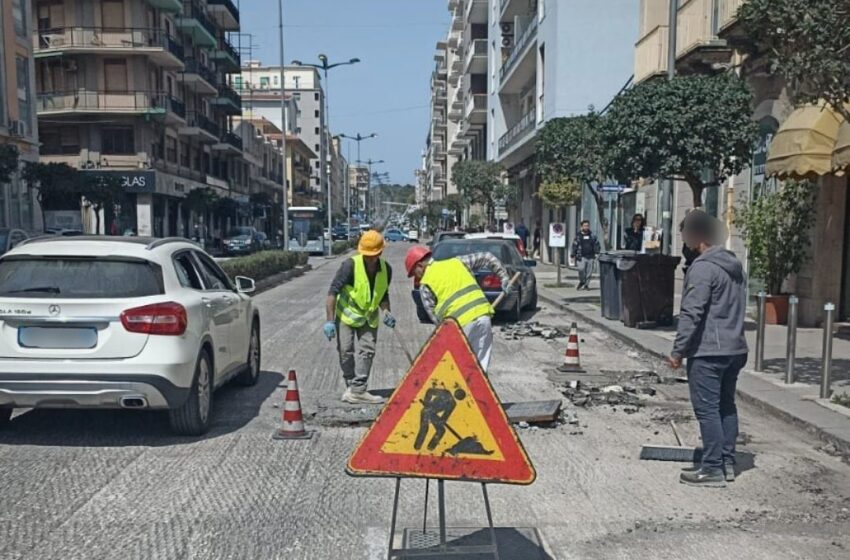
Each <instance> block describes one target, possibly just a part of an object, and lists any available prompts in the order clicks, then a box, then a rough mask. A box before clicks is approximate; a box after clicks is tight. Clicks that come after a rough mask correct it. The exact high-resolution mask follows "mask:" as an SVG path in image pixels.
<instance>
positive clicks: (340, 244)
mask: <svg viewBox="0 0 850 560" xmlns="http://www.w3.org/2000/svg"><path fill="white" fill-rule="evenodd" d="M356 248H357V240H355V239H352V240H351V241H334V244H333V245H331V251H332V252H333V254H334V255H339V254H342V253H345V252H346V251H348V250H349V249H356Z"/></svg>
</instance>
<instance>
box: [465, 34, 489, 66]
mask: <svg viewBox="0 0 850 560" xmlns="http://www.w3.org/2000/svg"><path fill="white" fill-rule="evenodd" d="M464 73H466V74H486V73H487V39H475V40H473V41H472V42H471V43H470V44H469V46H468V47H467V52H466V63H465V64H464Z"/></svg>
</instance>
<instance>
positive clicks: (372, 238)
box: [357, 229, 384, 257]
mask: <svg viewBox="0 0 850 560" xmlns="http://www.w3.org/2000/svg"><path fill="white" fill-rule="evenodd" d="M383 251H384V236H383V235H381V232H379V231H375V230H374V229H370V230H369V231H367V232H366V233H364V234H363V235H361V236H360V241H359V242H358V243H357V252H359V253H360V254H361V255H363V256H364V257H374V256H377V255H380V254H381V253H382V252H383Z"/></svg>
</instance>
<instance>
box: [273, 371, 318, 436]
mask: <svg viewBox="0 0 850 560" xmlns="http://www.w3.org/2000/svg"><path fill="white" fill-rule="evenodd" d="M311 437H313V432H308V431H307V430H305V429H304V417H303V416H302V415H301V397H300V396H299V394H298V381H297V380H296V378H295V370H294V369H291V370H289V380H288V381H287V383H286V396H285V397H284V399H283V418H282V426H281V428H280V429H279V430H277V431H276V432H275V433H274V435H273V436H272V438H274V439H310V438H311Z"/></svg>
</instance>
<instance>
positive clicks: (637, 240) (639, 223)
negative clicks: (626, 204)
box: [623, 214, 646, 251]
mask: <svg viewBox="0 0 850 560" xmlns="http://www.w3.org/2000/svg"><path fill="white" fill-rule="evenodd" d="M644 227H646V221H645V220H644V218H643V214H635V215H634V217H633V218H632V227H630V228H629V229H627V230H626V233H625V236H624V239H623V248H624V249H625V250H626V251H640V250H641V249H642V248H643V230H644Z"/></svg>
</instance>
